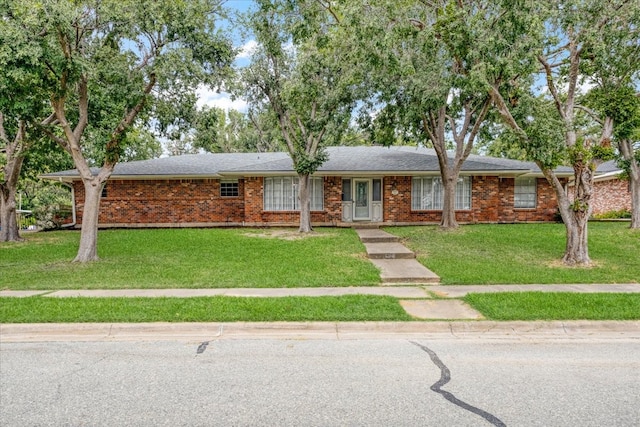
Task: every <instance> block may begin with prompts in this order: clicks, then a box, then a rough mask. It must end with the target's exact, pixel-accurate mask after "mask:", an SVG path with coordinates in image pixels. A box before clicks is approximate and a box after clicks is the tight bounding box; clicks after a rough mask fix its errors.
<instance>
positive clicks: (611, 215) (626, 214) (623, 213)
mask: <svg viewBox="0 0 640 427" xmlns="http://www.w3.org/2000/svg"><path fill="white" fill-rule="evenodd" d="M593 218H594V219H627V218H631V211H628V210H626V209H621V210H619V211H609V212H604V213H601V214H596V215H593Z"/></svg>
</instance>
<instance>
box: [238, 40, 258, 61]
mask: <svg viewBox="0 0 640 427" xmlns="http://www.w3.org/2000/svg"><path fill="white" fill-rule="evenodd" d="M257 46H258V42H257V41H255V40H249V41H248V42H246V43H245V44H243V45H242V46H240V52H239V53H238V55H237V56H236V59H248V58H250V57H251V55H253V53H254V52H255V51H256V47H257Z"/></svg>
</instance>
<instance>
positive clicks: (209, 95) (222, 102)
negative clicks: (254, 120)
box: [196, 87, 247, 112]
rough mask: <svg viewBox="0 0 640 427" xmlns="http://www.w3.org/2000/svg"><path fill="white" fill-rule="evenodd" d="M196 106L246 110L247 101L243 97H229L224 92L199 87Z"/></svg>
mask: <svg viewBox="0 0 640 427" xmlns="http://www.w3.org/2000/svg"><path fill="white" fill-rule="evenodd" d="M196 94H197V95H198V102H197V105H198V107H203V106H205V105H206V106H209V107H217V108H222V109H223V110H226V111H228V110H238V111H242V112H245V111H247V102H246V101H245V100H244V99H241V98H236V99H233V100H232V99H231V95H229V94H228V93H226V92H220V93H218V92H214V91H212V90H210V89H208V88H205V87H201V88H200V89H198V90H197V92H196Z"/></svg>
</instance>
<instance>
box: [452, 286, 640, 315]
mask: <svg viewBox="0 0 640 427" xmlns="http://www.w3.org/2000/svg"><path fill="white" fill-rule="evenodd" d="M464 300H465V301H466V302H467V303H468V304H470V305H471V306H472V307H473V308H475V309H476V310H478V311H480V312H481V313H482V314H483V315H484V316H485V317H486V318H487V319H491V320H640V294H608V293H607V294H604V293H602V294H601V293H596V294H574V293H566V292H549V293H546V292H505V293H498V294H468V295H467V296H466V297H465V298H464Z"/></svg>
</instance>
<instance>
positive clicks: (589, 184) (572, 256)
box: [556, 160, 593, 266]
mask: <svg viewBox="0 0 640 427" xmlns="http://www.w3.org/2000/svg"><path fill="white" fill-rule="evenodd" d="M573 170H574V176H575V185H574V187H573V201H572V202H571V201H569V199H568V198H567V197H566V196H565V195H564V194H562V195H560V194H558V193H557V190H556V195H557V196H558V207H559V208H560V214H561V216H562V219H563V221H564V225H565V227H566V231H567V246H566V249H565V253H564V256H563V257H562V261H563V262H564V263H565V264H567V265H583V266H588V265H589V264H591V259H590V258H589V244H588V240H587V234H588V224H589V217H590V216H591V211H592V210H593V206H592V205H591V196H592V194H593V171H592V169H591V167H590V164H589V163H588V162H583V161H578V160H576V161H575V163H574V166H573ZM556 188H557V187H556ZM562 196H564V197H562Z"/></svg>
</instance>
